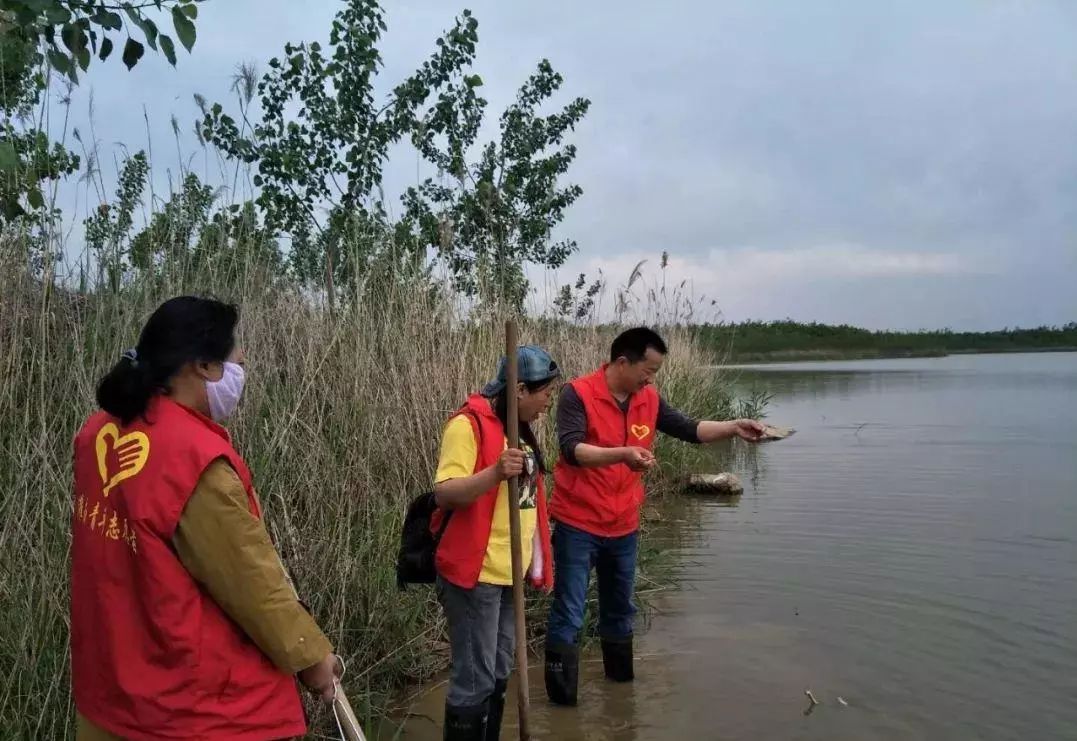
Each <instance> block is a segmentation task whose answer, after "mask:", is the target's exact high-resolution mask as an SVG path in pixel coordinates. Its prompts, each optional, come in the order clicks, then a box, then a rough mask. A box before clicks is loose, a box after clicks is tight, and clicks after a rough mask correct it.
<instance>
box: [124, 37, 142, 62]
mask: <svg viewBox="0 0 1077 741" xmlns="http://www.w3.org/2000/svg"><path fill="white" fill-rule="evenodd" d="M145 53H146V49H145V47H143V46H142V44H140V43H138V42H137V41H135V40H134V39H132V38H128V39H127V43H126V44H124V46H123V63H124V64H126V65H127V69H131V68H132V67H134V66H135V65H136V64H138V60H139V59H142V55H143V54H145Z"/></svg>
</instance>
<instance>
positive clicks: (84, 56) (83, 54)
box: [75, 46, 90, 72]
mask: <svg viewBox="0 0 1077 741" xmlns="http://www.w3.org/2000/svg"><path fill="white" fill-rule="evenodd" d="M75 58H76V59H78V62H79V67H81V68H82V71H83V72H85V71H86V70H87V69H89V68H90V50H89V49H87V48H86V47H85V46H83V47H82V48H81V49H79V50H78V53H77V54H75Z"/></svg>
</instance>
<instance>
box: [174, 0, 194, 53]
mask: <svg viewBox="0 0 1077 741" xmlns="http://www.w3.org/2000/svg"><path fill="white" fill-rule="evenodd" d="M172 25H174V26H175V27H176V36H177V37H178V38H179V40H180V43H181V44H183V47H184V48H185V49H186V50H187V51H190V50H191V47H193V46H194V40H195V30H194V23H192V22H191V19H190V18H188V17H187V16H185V15H184V14H183V12H182V11H181V10H180V9H179V8H178V7H176V6H173V7H172Z"/></svg>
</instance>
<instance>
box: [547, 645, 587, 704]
mask: <svg viewBox="0 0 1077 741" xmlns="http://www.w3.org/2000/svg"><path fill="white" fill-rule="evenodd" d="M579 679H580V651H579V648H578V647H577V646H570V645H567V644H560V645H557V644H554V645H547V646H546V695H547V696H548V697H549V698H550V702H552V703H554V704H555V705H569V706H574V705H575V704H576V685H577V684H578V683H579Z"/></svg>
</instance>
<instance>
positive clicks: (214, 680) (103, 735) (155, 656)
mask: <svg viewBox="0 0 1077 741" xmlns="http://www.w3.org/2000/svg"><path fill="white" fill-rule="evenodd" d="M237 320H238V312H237V310H236V308H235V307H234V306H230V305H227V304H223V303H220V302H218V301H212V300H208V299H201V298H193V297H186V296H185V297H180V298H174V299H172V300H170V301H167V302H165V303H164V304H162V305H161V306H160V307H159V308H158V309H157V310H156V311H155V312H154V313H153V315H152V316H151V317H150V318H149V321H148V322H147V323H146V326H145V327H144V329H143V330H142V334H141V337H140V338H139V341H138V345H137V347H135V348H133V349H131V350H128V351H127V352H125V353H124V354H123V357H122V358H121V360H120V361H119V363H118V364H117V365H116V366H115V367H114V368H113V369H112V370H111V371H110V372H109V373H108V375H106V376H105V377H104V379H103V380H102V381H101V383H100V385H99V386H98V389H97V402H98V404H99V406H100V408H101V411H99V412H97V413H95V414H94V415H93V416H91V417H90V418H89V420H88V421H87V422H86V424H85V425H84V426H83V428H82V430H81V431H80V432H79V433H78V435H77V436H76V438H75V444H74V447H75V455H74V467H75V502H74V513H73V518H72V547H71V675H72V685H73V689H74V696H75V707H76V710H77V712H78V730H77V739H78V740H79V741H105V740H109V741H112V740H115V739H131V740H132V741H136V740H139V739H145V740H146V741H149V740H150V739H160V738H171V739H184V738H190V739H196V738H197V739H203V740H206V739H221V740H222V741H223V740H224V739H228V741H268V740H269V739H284V738H291V737H297V736H301V735H303V734H304V733H305V732H306V722H305V717H304V713H303V708H302V704H301V702H300V697H299V693H298V691H297V689H296V682H295V675H298V676H299V678H300V680H302V682H303V683H304V684H305V685H306V686H307V687H308V688H310V689H311V690H312V691H314V692H316V693H318V694H319V695H320V696H321V697H322V699H323V700H325V701H331V700H332V697H333V693H334V679H335V677H336V674H335V672H336V670H337V669H336V667H337V660H336V657H335V656H334V655H333V649H332V646H330V645H329V641H327V640H326V638H325V636H324V635H323V634H322V632H321V631H320V630H319V629H318V626H317V625H316V624H315V622H314V620H313V619H312V618H311V616H310V615H309V614H308V613H307V611H306V610H305V609H304V608H303V606H302V605H301V604H300V602H299V599H298V597H297V596H296V593H295V591H294V589H293V588H292V586H291V582H290V581H289V580H288V578H287V576H286V574H285V573H284V569H283V567H282V565H281V562H280V559H279V558H278V556H277V553H276V550H275V549H274V547H273V545H272V543H271V542H270V539H269V535H268V533H267V532H266V528H265V525H264V524H263V522H262V517H261V507H260V504H259V501H258V497H257V495H256V494H255V492H254V488H253V486H252V483H251V473H250V471H249V470H248V469H247V465H246V463H244V461H243V458H241V457H240V455H239V454H238V453H237V452H236V450H235V449H234V448H233V447H232V443H231V440H230V438H229V435H228V433H227V432H226V431H225V430H224V428H223V427H221V426H220V425H219V423H220V422H221V421H222V420H223V419H225V418H226V417H227V416H228V415H229V414H231V413H232V412H233V411H234V410H235V408H236V406H237V404H238V403H239V399H240V396H241V394H242V391H243V384H244V380H245V373H244V369H243V363H242V356H241V354H240V352H239V351H238V350H237V349H236V342H235V327H236V322H237Z"/></svg>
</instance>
